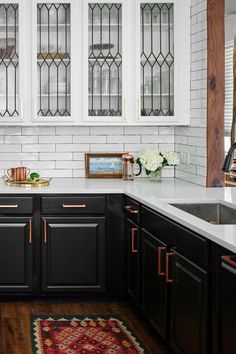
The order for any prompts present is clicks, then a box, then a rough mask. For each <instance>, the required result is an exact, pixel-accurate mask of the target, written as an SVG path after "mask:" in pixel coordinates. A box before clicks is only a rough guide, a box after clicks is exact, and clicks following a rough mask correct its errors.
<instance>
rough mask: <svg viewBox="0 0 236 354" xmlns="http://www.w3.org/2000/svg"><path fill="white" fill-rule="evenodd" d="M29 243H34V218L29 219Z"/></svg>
mask: <svg viewBox="0 0 236 354" xmlns="http://www.w3.org/2000/svg"><path fill="white" fill-rule="evenodd" d="M29 243H30V244H31V243H32V220H31V219H29Z"/></svg>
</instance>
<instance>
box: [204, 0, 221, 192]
mask: <svg viewBox="0 0 236 354" xmlns="http://www.w3.org/2000/svg"><path fill="white" fill-rule="evenodd" d="M224 33H225V31H224V0H217V1H215V0H208V1H207V40H208V43H207V44H208V60H207V75H208V84H207V182H206V185H207V187H219V186H223V185H224V174H223V172H222V171H221V169H222V166H223V161H224V90H225V87H224V76H225V70H224V55H225V38H224Z"/></svg>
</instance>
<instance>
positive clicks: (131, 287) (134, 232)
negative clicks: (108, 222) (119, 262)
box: [126, 219, 140, 306]
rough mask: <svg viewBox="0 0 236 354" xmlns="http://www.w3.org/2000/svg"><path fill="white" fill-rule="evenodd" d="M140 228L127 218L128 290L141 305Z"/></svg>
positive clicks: (137, 303) (134, 300) (136, 302)
mask: <svg viewBox="0 0 236 354" xmlns="http://www.w3.org/2000/svg"><path fill="white" fill-rule="evenodd" d="M139 237H140V230H139V227H138V226H137V225H136V224H135V223H133V222H132V221H131V220H128V219H127V220H126V239H127V290H128V294H129V295H130V296H131V298H132V300H133V302H134V303H135V304H136V305H137V306H139V278H140V275H139V257H140V255H139V252H140V239H139Z"/></svg>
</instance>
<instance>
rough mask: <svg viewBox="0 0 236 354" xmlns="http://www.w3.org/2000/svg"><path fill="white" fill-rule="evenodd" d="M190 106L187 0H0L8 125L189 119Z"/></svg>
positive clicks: (0, 58)
mask: <svg viewBox="0 0 236 354" xmlns="http://www.w3.org/2000/svg"><path fill="white" fill-rule="evenodd" d="M189 105H190V4H189V0H172V1H170V0H166V1H165V2H158V1H155V0H150V1H148V2H144V1H142V0H113V1H112V0H107V1H102V0H60V1H57V2H53V1H50V0H44V1H40V0H31V1H28V0H16V1H13V2H10V1H8V0H6V1H5V2H4V3H1V4H0V124H1V123H2V124H21V125H23V124H25V125H29V124H32V125H47V124H48V125H49V124H52V123H53V124H56V125H109V124H110V125H149V124H150V125H178V124H181V125H183V124H189V116H190V107H189Z"/></svg>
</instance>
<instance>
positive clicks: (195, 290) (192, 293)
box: [170, 250, 209, 354]
mask: <svg viewBox="0 0 236 354" xmlns="http://www.w3.org/2000/svg"><path fill="white" fill-rule="evenodd" d="M171 258H172V262H173V274H172V275H171V278H172V276H173V278H172V279H173V282H172V283H171V316H170V320H171V333H170V344H171V347H172V349H173V350H174V352H175V353H181V354H183V353H184V354H208V353H209V350H208V337H209V336H208V333H207V328H208V308H207V293H208V291H207V288H208V273H207V272H206V271H204V270H202V269H201V268H199V267H197V266H196V265H195V264H194V263H192V262H190V261H189V260H187V259H186V258H184V257H183V256H181V255H180V254H178V253H177V252H175V251H174V250H172V257H171Z"/></svg>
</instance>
